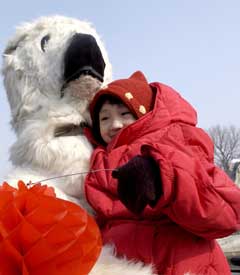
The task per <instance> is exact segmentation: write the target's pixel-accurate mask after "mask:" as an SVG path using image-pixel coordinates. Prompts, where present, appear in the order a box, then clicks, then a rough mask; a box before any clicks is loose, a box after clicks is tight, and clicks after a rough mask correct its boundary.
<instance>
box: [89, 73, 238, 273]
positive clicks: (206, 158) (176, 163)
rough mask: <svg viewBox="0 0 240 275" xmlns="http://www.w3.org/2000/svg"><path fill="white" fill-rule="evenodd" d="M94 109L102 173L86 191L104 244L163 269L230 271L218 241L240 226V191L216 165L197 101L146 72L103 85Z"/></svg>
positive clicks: (96, 165) (94, 161)
mask: <svg viewBox="0 0 240 275" xmlns="http://www.w3.org/2000/svg"><path fill="white" fill-rule="evenodd" d="M90 113H91V117H92V120H93V129H92V134H93V137H94V139H95V141H96V142H97V143H98V145H99V146H98V147H97V148H96V149H95V151H94V153H93V155H92V158H91V169H93V170H95V169H96V170H97V169H100V170H101V171H99V172H96V173H89V174H88V176H87V177H86V182H85V191H86V196H87V199H88V202H89V203H90V205H91V206H92V207H93V209H94V210H95V211H96V215H97V220H98V221H99V226H100V228H101V232H102V238H103V242H104V243H105V244H106V243H113V244H114V245H115V247H116V252H117V254H118V255H120V256H126V257H127V258H128V259H132V260H141V261H143V262H144V263H152V264H154V266H155V268H156V270H157V273H158V274H164V275H170V274H171V275H183V274H184V273H186V272H191V273H195V274H208V275H216V274H222V275H228V274H230V270H229V266H228V263H227V261H226V259H225V256H224V255H223V252H222V251H221V249H220V247H219V245H218V244H217V242H216V241H215V239H216V238H221V237H225V236H227V235H230V234H231V233H233V232H234V231H236V230H237V229H239V220H240V219H239V214H240V190H239V189H238V188H237V187H236V186H235V184H234V183H233V182H232V181H231V180H230V178H229V177H228V176H227V175H226V174H225V173H224V172H223V171H222V170H220V169H219V168H218V167H216V166H215V165H214V163H213V155H214V150H213V149H214V148H213V144H212V141H211V140H210V138H209V137H208V135H207V134H206V133H205V132H204V131H203V130H202V129H200V128H197V127H196V123H197V115H196V112H195V110H194V109H193V108H192V107H191V105H190V104H189V103H188V102H186V101H185V100H184V99H183V98H182V97H181V96H180V95H179V94H178V93H177V92H176V91H174V90H173V89H172V88H170V87H168V86H166V85H164V84H161V83H151V84H148V83H147V80H146V78H145V76H144V75H143V74H142V73H141V72H140V71H138V72H135V73H134V74H133V75H132V76H131V77H130V78H128V79H121V80H116V81H113V82H112V83H110V84H109V85H108V86H107V87H106V88H104V89H102V90H100V91H99V92H98V93H97V94H96V95H95V97H94V99H93V101H92V103H91V105H90ZM111 169H112V170H114V171H113V172H111Z"/></svg>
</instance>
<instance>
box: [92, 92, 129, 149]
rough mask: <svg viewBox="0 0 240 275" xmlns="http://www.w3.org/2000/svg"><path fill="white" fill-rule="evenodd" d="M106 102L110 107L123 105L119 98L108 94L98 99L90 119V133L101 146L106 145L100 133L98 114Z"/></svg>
mask: <svg viewBox="0 0 240 275" xmlns="http://www.w3.org/2000/svg"><path fill="white" fill-rule="evenodd" d="M106 102H109V103H110V104H111V105H116V104H124V102H123V101H122V100H121V99H120V98H118V97H116V96H113V95H109V94H105V95H102V96H100V97H99V98H98V101H97V103H96V105H95V108H94V112H93V117H92V133H93V136H94V138H95V139H96V141H97V142H99V143H100V144H102V145H106V142H105V141H104V140H103V139H102V136H101V133H100V123H99V113H100V110H101V108H102V106H103V104H104V103H106ZM124 105H125V104H124Z"/></svg>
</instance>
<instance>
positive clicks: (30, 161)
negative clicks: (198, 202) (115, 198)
mask: <svg viewBox="0 0 240 275" xmlns="http://www.w3.org/2000/svg"><path fill="white" fill-rule="evenodd" d="M2 72H3V76H4V85H5V88H6V92H7V97H8V101H9V104H10V108H11V115H12V119H11V124H12V127H13V129H14V131H15V133H16V142H15V143H14V144H13V145H12V147H11V149H10V161H11V162H12V165H13V169H12V170H11V172H10V174H9V175H8V177H7V178H6V180H7V181H8V182H9V183H10V184H11V185H13V186H15V187H16V186H17V182H18V181H19V180H20V179H21V180H23V181H25V182H26V183H28V182H31V183H35V182H44V181H45V180H47V181H46V183H47V185H49V186H53V187H54V189H55V192H56V194H57V196H58V197H59V198H62V199H66V200H69V201H72V202H74V203H77V204H79V205H80V206H82V207H84V208H85V209H86V210H87V211H88V212H89V213H92V210H91V208H90V206H89V205H88V203H87V201H86V200H85V197H84V191H83V182H84V176H85V173H86V172H87V171H88V169H89V159H90V155H91V152H92V146H91V145H90V144H89V142H88V140H87V139H86V138H85V136H84V135H83V131H82V130H83V126H84V124H85V123H90V116H89V112H88V103H89V100H90V99H91V98H92V96H93V95H94V93H95V92H96V91H97V90H98V89H99V88H100V87H101V86H102V85H106V84H107V83H108V82H109V81H111V77H112V76H111V75H112V70H111V64H110V62H109V60H108V56H107V52H106V49H105V47H104V45H103V43H102V41H101V39H100V37H99V35H98V34H97V32H96V30H95V29H94V27H93V26H91V24H90V23H88V22H85V21H80V20H77V19H74V18H68V17H64V16H49V17H42V18H39V19H37V20H35V21H33V22H29V23H25V24H23V25H22V26H20V27H18V28H17V31H16V34H15V35H14V36H13V38H12V39H10V40H9V42H8V44H7V46H6V49H5V51H4V54H3V69H2ZM81 172H83V173H82V174H81ZM79 173H80V174H79ZM65 175H67V176H65ZM92 214H94V213H92ZM89 274H90V275H123V274H124V275H136V274H137V275H154V272H153V268H152V266H150V265H144V264H143V263H141V262H133V261H128V260H126V259H125V258H117V257H116V256H115V255H114V249H113V248H112V247H109V246H104V247H103V249H102V252H101V255H100V257H99V258H98V260H97V262H96V264H95V265H94V267H93V269H92V270H91V272H90V273H89ZM179 275H182V274H179ZM185 275H190V274H185Z"/></svg>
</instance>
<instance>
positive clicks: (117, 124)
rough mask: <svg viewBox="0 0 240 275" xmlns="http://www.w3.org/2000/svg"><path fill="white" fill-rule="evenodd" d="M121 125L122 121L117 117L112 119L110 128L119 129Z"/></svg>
mask: <svg viewBox="0 0 240 275" xmlns="http://www.w3.org/2000/svg"><path fill="white" fill-rule="evenodd" d="M122 127H123V123H122V121H121V120H119V119H114V120H113V123H112V128H113V129H121V128H122Z"/></svg>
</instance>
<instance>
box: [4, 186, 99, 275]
mask: <svg viewBox="0 0 240 275" xmlns="http://www.w3.org/2000/svg"><path fill="white" fill-rule="evenodd" d="M101 245H102V243H101V238H100V232H99V229H98V226H97V225H96V223H95V221H94V219H93V218H92V217H91V216H89V215H88V214H87V212H86V211H85V210H84V209H82V208H81V207H79V206H78V205H76V204H74V203H71V202H69V201H65V200H62V199H58V198H56V196H55V193H54V189H53V188H50V187H47V186H43V185H41V184H36V185H34V186H32V187H27V186H26V185H25V184H24V183H23V182H22V181H19V183H18V189H16V188H13V187H11V186H10V185H8V184H7V183H3V185H2V186H1V187H0V274H1V275H66V274H67V275H86V274H88V273H89V271H90V270H91V268H92V267H93V265H94V263H95V262H96V260H97V258H98V256H99V253H100V250H101Z"/></svg>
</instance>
